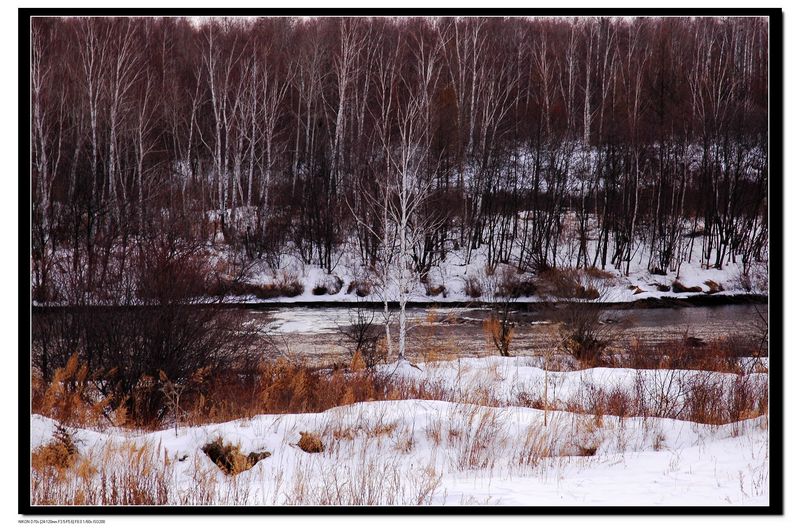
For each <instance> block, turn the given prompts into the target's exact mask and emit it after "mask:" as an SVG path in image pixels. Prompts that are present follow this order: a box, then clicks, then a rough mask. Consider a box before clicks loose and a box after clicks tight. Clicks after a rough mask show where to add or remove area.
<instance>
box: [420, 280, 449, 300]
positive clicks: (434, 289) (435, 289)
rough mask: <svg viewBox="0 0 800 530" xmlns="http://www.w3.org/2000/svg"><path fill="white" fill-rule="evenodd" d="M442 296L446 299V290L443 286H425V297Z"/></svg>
mask: <svg viewBox="0 0 800 530" xmlns="http://www.w3.org/2000/svg"><path fill="white" fill-rule="evenodd" d="M440 294H441V295H443V297H444V298H447V289H446V288H445V286H444V285H431V284H430V283H426V284H425V295H426V296H439V295H440Z"/></svg>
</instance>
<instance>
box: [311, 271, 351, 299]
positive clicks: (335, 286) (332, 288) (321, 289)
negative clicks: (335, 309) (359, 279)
mask: <svg viewBox="0 0 800 530" xmlns="http://www.w3.org/2000/svg"><path fill="white" fill-rule="evenodd" d="M343 285H344V282H343V281H342V279H341V278H339V277H338V276H330V277H328V278H326V279H322V280H319V281H318V282H317V284H316V285H315V286H314V288H313V289H312V290H311V292H312V294H314V296H322V295H324V294H337V293H338V292H339V291H341V290H342V286H343Z"/></svg>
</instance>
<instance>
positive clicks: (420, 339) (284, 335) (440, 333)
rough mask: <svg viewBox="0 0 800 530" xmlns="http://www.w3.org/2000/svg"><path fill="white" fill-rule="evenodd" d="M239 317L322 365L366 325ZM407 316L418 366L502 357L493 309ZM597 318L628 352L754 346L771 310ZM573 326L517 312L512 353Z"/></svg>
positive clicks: (278, 312) (320, 318)
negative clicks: (645, 347)
mask: <svg viewBox="0 0 800 530" xmlns="http://www.w3.org/2000/svg"><path fill="white" fill-rule="evenodd" d="M240 311H244V312H245V313H246V314H245V317H246V319H247V320H248V321H249V322H250V323H251V324H253V325H254V326H255V327H256V328H257V329H258V330H259V332H260V335H261V337H262V339H263V340H264V341H265V342H266V343H268V344H269V345H270V348H267V349H266V351H269V352H270V353H269V354H270V355H287V354H288V355H291V356H295V357H299V358H303V359H305V360H307V361H312V362H318V363H321V364H325V363H329V362H341V361H343V360H346V359H348V358H349V355H350V353H349V352H350V351H352V341H351V340H349V339H348V338H347V336H346V335H347V334H346V331H347V330H349V329H352V328H351V326H352V325H353V324H354V323H355V322H357V321H358V320H359V314H358V313H357V312H356V310H355V309H353V308H351V307H350V308H348V307H319V308H314V307H297V308H293V307H280V308H259V309H241V310H240ZM407 315H408V319H409V333H408V350H409V352H408V353H409V356H410V357H411V358H412V359H417V360H421V359H424V358H426V357H427V358H430V357H431V356H435V355H445V356H446V355H462V356H473V355H487V354H492V353H494V352H495V350H494V349H493V346H492V345H491V344H490V342H489V338H488V334H487V333H486V331H485V330H484V322H485V320H486V319H487V318H489V316H490V315H491V312H490V310H489V309H488V308H481V307H476V308H464V307H457V308H447V307H438V308H420V307H414V308H409V309H408V310H407ZM395 316H396V314H393V317H395ZM596 316H597V318H598V319H599V320H600V321H601V322H602V323H603V324H602V326H601V328H602V333H603V335H604V336H605V337H606V338H607V339H608V340H609V342H610V343H611V345H612V346H622V345H625V344H629V343H630V342H631V341H633V340H638V341H640V342H641V343H644V344H654V343H658V342H663V341H668V340H680V339H682V338H683V337H695V338H698V339H701V340H703V341H709V340H714V339H718V338H729V337H740V338H741V339H742V340H753V338H754V337H757V336H758V335H759V334H760V333H761V332H762V331H763V329H764V327H765V324H764V323H763V320H762V316H763V318H766V316H767V305H766V304H735V305H723V306H711V307H676V308H649V309H638V308H637V309H606V310H603V311H601V312H599V313H598V314H597V315H596ZM360 318H361V319H362V321H363V320H366V321H368V322H369V321H371V322H372V324H373V326H375V330H376V331H375V332H376V333H379V331H378V330H379V329H381V328H382V326H383V323H384V315H383V313H382V311H381V310H380V309H375V310H372V309H368V308H367V309H363V310H362V313H361V314H360ZM568 318H569V317H567V316H565V314H564V310H563V309H561V310H559V309H553V308H535V309H518V310H516V311H512V312H511V315H510V320H512V321H513V322H514V337H513V341H512V353H513V354H515V355H535V354H541V353H543V352H545V351H547V350H548V349H550V348H553V347H556V346H557V345H558V344H559V342H560V340H561V339H560V338H559V333H558V327H559V322H561V321H563V320H565V319H568ZM394 321H395V322H396V318H395V319H394ZM379 326H380V328H379ZM392 331H393V336H394V337H395V340H396V336H397V334H396V325H395V324H392Z"/></svg>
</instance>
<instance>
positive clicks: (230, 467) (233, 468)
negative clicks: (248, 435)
mask: <svg viewBox="0 0 800 530" xmlns="http://www.w3.org/2000/svg"><path fill="white" fill-rule="evenodd" d="M202 450H203V452H204V453H205V454H206V456H208V458H210V459H211V461H212V462H214V464H216V465H217V467H219V468H220V469H221V470H222V471H223V472H225V473H226V474H228V475H237V474H239V473H241V472H243V471H247V470H248V469H250V468H252V467H253V466H254V465H256V464H257V463H258V462H260V461H261V460H263V459H265V458H268V457H270V456H272V453H270V452H269V451H260V452H251V453H249V454H247V455H245V454H244V453H242V451H241V447H240V446H239V445H234V444H231V443H226V442H225V441H224V440H223V439H222V437H221V436H218V437H217V438H216V439H214V440H212V441H211V442H209V443H207V444H205V445H204V446H203V447H202Z"/></svg>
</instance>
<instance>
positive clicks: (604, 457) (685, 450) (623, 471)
mask: <svg viewBox="0 0 800 530" xmlns="http://www.w3.org/2000/svg"><path fill="white" fill-rule="evenodd" d="M527 362H529V361H523V360H521V359H507V358H499V357H488V358H482V359H460V360H455V361H448V362H440V363H427V364H419V365H412V364H410V363H408V362H407V361H403V362H401V363H395V364H392V365H387V366H384V367H383V368H382V369H383V370H385V371H386V372H387V373H392V374H393V377H398V378H408V379H414V380H417V381H422V380H426V381H436V382H438V383H441V384H449V385H450V386H451V388H454V389H459V390H460V391H462V392H463V393H465V395H466V394H469V393H470V392H474V391H475V389H476V388H478V387H479V386H480V385H484V386H485V385H490V386H491V387H493V388H495V389H496V390H495V391H496V393H497V395H498V396H500V397H501V398H502V397H505V398H509V399H510V398H512V397H513V393H514V392H516V391H519V390H520V389H523V390H528V391H533V389H534V388H539V387H541V385H542V384H543V383H542V379H541V377H542V376H543V371H542V370H541V369H540V368H538V367H535V366H529V365H527V364H526V363H527ZM642 372H643V373H644V374H645V375H644V377H654V375H653V374H654V373H655V372H658V371H654V370H651V371H642ZM662 372H665V371H662ZM689 375H691V374H689ZM715 376H718V377H721V378H723V379H725V378H729V377H733V376H732V375H731V374H715ZM751 376H754V377H766V375H765V374H751ZM550 377H551V378H552V381H553V382H554V383H553V391H554V401H555V402H557V401H563V400H567V399H569V397H570V396H573V395H575V394H576V393H579V392H580V391H581V389H582V388H587V387H589V386H591V385H599V386H605V387H609V388H610V387H621V388H627V389H630V387H631V385H633V384H634V380H635V378H636V373H635V371H633V370H626V369H600V368H596V369H591V370H582V371H576V372H562V373H556V372H550ZM55 426H56V423H55V422H54V421H53V420H51V419H48V418H45V417H42V416H38V415H34V416H32V417H31V446H32V448H34V449H35V448H36V447H39V446H40V445H42V444H45V443H48V442H49V441H50V440H51V438H52V433H53V430H54V428H55ZM301 431H308V432H314V433H318V434H319V435H320V437H321V439H322V441H323V443H324V445H325V451H324V452H322V453H318V454H307V453H305V452H303V451H301V450H300V449H299V448H298V447H297V442H298V440H299V437H300V434H299V433H300V432H301ZM217 436H222V437H223V439H224V440H225V441H226V442H230V443H234V444H240V445H241V450H242V452H244V453H245V454H247V453H248V452H250V451H270V452H271V453H272V456H270V457H269V458H266V459H265V460H262V461H260V462H259V463H257V464H256V465H255V466H254V467H253V468H252V469H250V470H247V471H244V472H242V473H240V474H239V475H237V476H235V477H228V476H226V475H225V474H224V473H223V472H222V471H221V470H219V468H217V467H216V466H215V465H214V464H213V463H212V462H211V461H210V460H209V459H208V458H207V457H206V456H205V454H204V453H203V452H202V451H201V447H202V446H203V445H204V444H206V443H207V442H209V441H211V440H212V439H214V438H216V437H217ZM74 439H75V440H76V443H77V446H78V449H79V451H80V453H81V454H82V455H107V454H108V450H107V449H108V447H110V446H124V444H128V445H130V444H133V445H135V446H137V447H142V446H144V447H147V448H149V450H151V451H153V455H154V457H155V458H157V459H162V460H163V459H165V458H166V459H168V463H165V466H166V468H167V469H168V473H169V476H170V477H171V480H173V481H174V482H173V483H174V486H175V489H176V492H177V493H173V497H174V498H172V499H171V501H170V502H172V503H177V502H180V501H179V500H178V499H180V498H187V497H181V495H184V496H188V498H191V492H192V491H194V489H196V488H197V481H198V477H199V476H202V477H206V479H204V480H211V479H213V481H212V482H213V484H214V487H215V488H216V489H215V491H216V493H217V496H218V499H221V501H219V502H218V503H221V504H226V503H240V502H244V503H247V504H270V505H271V504H290V503H302V504H325V503H333V504H373V503H377V504H417V503H422V504H430V505H452V504H488V505H495V504H498V505H528V506H532V505H558V506H569V505H580V506H592V505H631V506H635V505H647V506H660V505H703V506H712V505H722V506H725V505H766V504H768V502H769V490H768V483H769V473H768V470H769V458H768V447H769V444H768V441H769V430H768V418H767V417H766V416H762V417H758V418H754V419H748V420H743V421H739V422H736V423H731V424H726V425H719V426H713V425H704V424H699V423H692V422H687V421H679V420H673V419H665V418H654V417H650V418H640V417H632V418H625V419H620V418H618V417H615V416H595V415H585V414H578V413H573V412H567V411H563V410H562V411H553V410H550V411H548V412H547V423H546V424H545V412H544V411H542V410H539V409H535V408H527V407H518V406H510V405H505V406H501V407H488V406H480V405H474V404H468V403H458V402H449V401H428V400H405V401H383V402H366V403H357V404H353V405H349V406H343V407H337V408H333V409H330V410H327V411H325V412H321V413H315V414H285V415H274V414H267V415H259V416H255V417H252V418H243V419H240V420H236V421H232V422H227V423H220V424H207V425H195V426H184V425H181V426H179V429H178V433H177V435H176V434H175V431H174V429H165V430H161V431H157V432H149V433H136V432H131V431H125V430H121V429H107V430H105V431H102V432H100V431H95V430H87V429H77V430H76V432H75V435H74ZM587 448H593V449H594V454H593V455H590V456H584V455H587V453H586V449H587ZM115 462H116V463H115ZM106 465H122V462H120V461H114V460H113V459H112V460H108V459H106ZM209 477H210V478H209ZM231 492H235V496H234V497H235V498H234V497H232V495H234V494H232V493H231Z"/></svg>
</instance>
